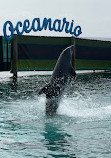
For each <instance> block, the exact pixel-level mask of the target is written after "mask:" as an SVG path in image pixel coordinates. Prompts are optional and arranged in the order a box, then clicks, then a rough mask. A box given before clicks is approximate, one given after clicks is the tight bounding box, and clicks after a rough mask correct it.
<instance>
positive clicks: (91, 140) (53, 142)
mask: <svg viewBox="0 0 111 158" xmlns="http://www.w3.org/2000/svg"><path fill="white" fill-rule="evenodd" d="M50 77H51V76H50V75H42V76H41V75H36V76H27V77H19V78H18V81H17V83H16V84H14V83H13V82H12V79H9V80H5V81H3V80H2V81H1V82H0V158H60V157H63V158H68V157H69V158H111V73H93V74H91V73H90V74H79V75H77V79H76V81H75V82H71V83H70V85H68V86H67V88H66V90H65V92H64V94H63V97H62V99H61V102H60V105H59V108H58V111H57V115H56V116H55V117H53V118H48V117H46V116H45V96H44V95H42V96H38V91H39V89H40V88H41V87H42V86H43V85H45V84H46V83H47V82H48V81H49V80H50Z"/></svg>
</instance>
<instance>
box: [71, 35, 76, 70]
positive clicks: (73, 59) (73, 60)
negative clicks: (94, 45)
mask: <svg viewBox="0 0 111 158" xmlns="http://www.w3.org/2000/svg"><path fill="white" fill-rule="evenodd" d="M71 44H72V45H74V50H73V55H72V66H73V68H74V70H75V67H76V49H75V48H76V43H75V37H74V36H72V37H71Z"/></svg>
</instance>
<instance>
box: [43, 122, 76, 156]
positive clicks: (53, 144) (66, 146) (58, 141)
mask: <svg viewBox="0 0 111 158" xmlns="http://www.w3.org/2000/svg"><path fill="white" fill-rule="evenodd" d="M43 135H44V137H45V146H46V147H47V149H48V151H50V154H49V155H51V156H52V157H58V158H59V157H60V156H61V157H70V158H76V157H75V154H74V150H72V147H71V144H70V142H69V141H68V138H70V137H71V135H69V134H68V133H65V132H64V131H63V130H62V129H61V127H58V125H57V124H55V123H53V122H48V123H46V124H45V131H44V133H43Z"/></svg>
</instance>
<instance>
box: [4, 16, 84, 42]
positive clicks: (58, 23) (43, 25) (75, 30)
mask: <svg viewBox="0 0 111 158" xmlns="http://www.w3.org/2000/svg"><path fill="white" fill-rule="evenodd" d="M47 28H49V30H50V31H53V30H54V31H56V32H62V31H63V29H65V32H66V33H70V34H71V35H74V36H76V37H78V36H79V35H80V34H81V33H82V30H81V27H80V26H74V20H72V22H71V23H70V22H68V21H67V20H66V18H63V20H60V19H56V20H54V21H53V22H52V19H51V18H49V19H47V18H44V19H43V21H42V22H41V20H40V18H34V19H33V21H32V24H30V21H29V20H28V19H26V20H25V21H24V22H23V23H22V22H21V21H18V22H17V24H16V26H15V27H14V26H13V24H12V22H11V21H6V22H5V23H4V26H3V33H4V36H5V38H6V39H7V40H12V38H13V36H14V32H15V31H16V32H17V34H18V35H22V34H23V33H24V32H25V33H29V32H30V31H32V30H33V31H34V32H37V31H42V30H43V29H44V30H47ZM7 29H8V32H10V35H8V34H7Z"/></svg>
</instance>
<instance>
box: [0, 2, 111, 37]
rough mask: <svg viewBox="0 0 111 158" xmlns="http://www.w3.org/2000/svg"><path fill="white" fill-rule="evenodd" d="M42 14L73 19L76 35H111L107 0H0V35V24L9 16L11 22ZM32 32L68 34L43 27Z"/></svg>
mask: <svg viewBox="0 0 111 158" xmlns="http://www.w3.org/2000/svg"><path fill="white" fill-rule="evenodd" d="M38 17H39V18H40V19H41V20H43V18H44V17H46V18H52V19H53V20H55V19H61V20H62V19H63V18H64V17H66V19H67V21H69V22H71V21H72V20H74V26H77V25H80V26H81V29H82V34H81V35H80V36H79V37H92V38H96V37H99V38H111V0H0V35H3V25H4V23H5V22H6V21H7V20H10V21H11V22H12V23H13V25H14V26H15V25H16V23H17V22H18V21H22V22H23V21H24V20H25V19H29V20H30V23H31V22H32V20H33V19H34V18H38ZM30 35H35V36H38V35H40V36H42V35H43V36H71V35H70V34H66V33H65V31H63V32H61V33H59V32H55V31H48V30H43V31H39V32H33V31H31V32H30Z"/></svg>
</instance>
